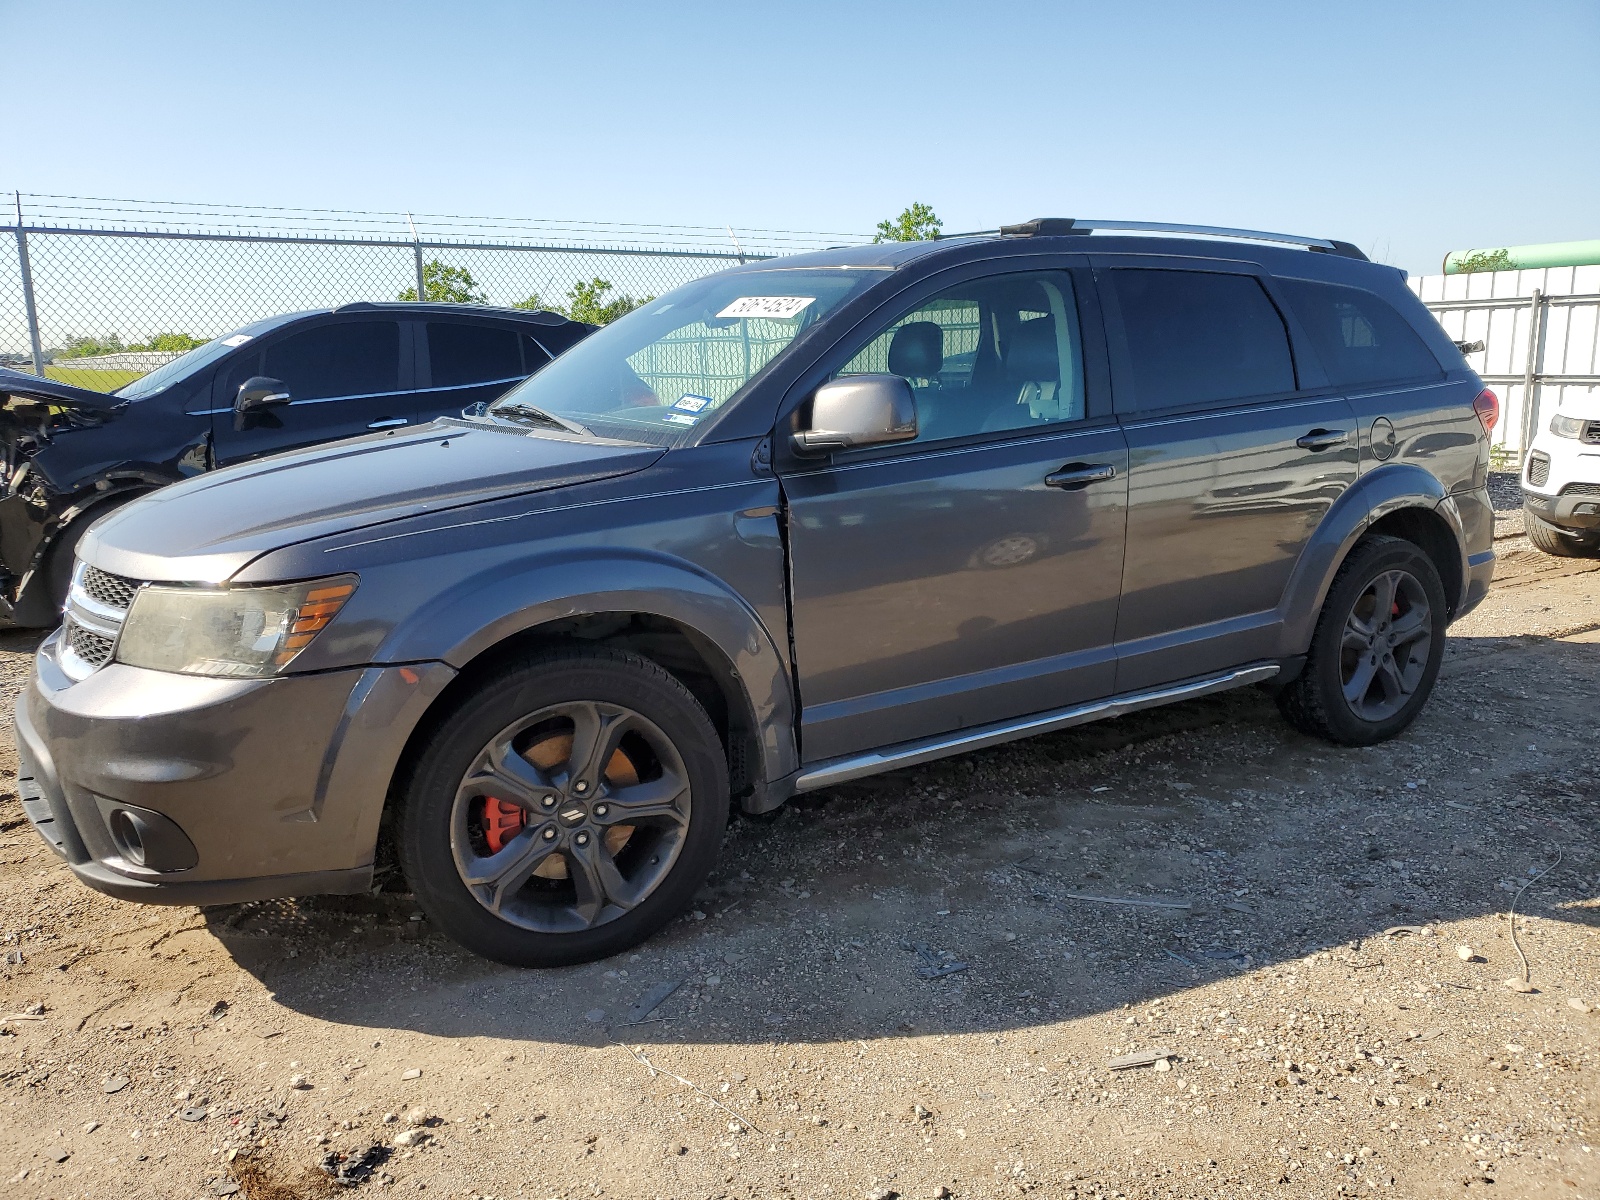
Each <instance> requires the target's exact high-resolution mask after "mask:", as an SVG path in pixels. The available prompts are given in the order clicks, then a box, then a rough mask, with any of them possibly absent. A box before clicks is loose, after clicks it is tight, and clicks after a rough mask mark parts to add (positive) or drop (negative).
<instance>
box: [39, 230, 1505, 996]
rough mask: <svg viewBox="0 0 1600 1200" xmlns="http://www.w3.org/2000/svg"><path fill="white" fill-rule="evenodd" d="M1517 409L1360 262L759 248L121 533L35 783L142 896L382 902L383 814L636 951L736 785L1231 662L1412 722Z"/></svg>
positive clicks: (1385, 272) (1174, 693) (1280, 252)
mask: <svg viewBox="0 0 1600 1200" xmlns="http://www.w3.org/2000/svg"><path fill="white" fill-rule="evenodd" d="M1135 229H1137V230H1141V231H1143V232H1142V233H1133V232H1131V231H1132V230H1135ZM1152 231H1153V234H1154V235H1153V236H1152ZM1091 234H1093V236H1090V235H1091ZM1498 411H1499V408H1498V403H1497V401H1496V399H1495V397H1494V395H1493V393H1491V392H1488V391H1486V390H1484V388H1483V385H1482V382H1481V381H1480V380H1479V379H1478V377H1477V376H1476V375H1474V374H1473V372H1472V371H1471V370H1470V369H1468V367H1467V365H1466V363H1465V362H1464V361H1463V359H1462V356H1461V353H1460V351H1459V350H1457V348H1456V347H1455V346H1454V345H1453V344H1452V343H1451V341H1450V339H1449V338H1448V337H1447V336H1446V335H1445V333H1444V332H1443V331H1442V330H1441V329H1440V327H1439V326H1438V325H1437V324H1436V323H1435V322H1434V320H1433V318H1432V317H1431V316H1430V315H1429V314H1428V312H1427V311H1426V310H1425V309H1424V308H1423V306H1422V305H1421V303H1420V302H1418V300H1417V299H1416V298H1415V297H1414V296H1413V295H1412V294H1411V292H1410V291H1409V290H1407V288H1406V286H1405V277H1404V275H1403V273H1402V272H1400V271H1399V270H1397V269H1395V268H1392V267H1386V266H1380V265H1377V264H1374V263H1371V262H1368V261H1367V260H1366V259H1365V257H1364V256H1363V255H1362V254H1361V252H1360V251H1358V250H1356V249H1355V248H1354V247H1351V246H1349V245H1347V244H1345V243H1342V242H1335V241H1330V240H1324V239H1320V238H1300V237H1290V236H1287V235H1277V234H1262V233H1252V232H1248V231H1236V230H1203V229H1198V228H1196V227H1181V228H1180V227H1160V226H1148V225H1146V226H1132V225H1131V224H1128V223H1119V222H1098V223H1097V222H1084V221H1073V220H1068V219H1043V220H1038V221H1032V222H1029V223H1027V224H1024V225H1018V226H1012V227H1008V228H1004V229H1001V230H999V231H997V232H994V233H988V234H975V235H970V236H962V237H953V238H945V239H941V240H938V241H933V242H922V243H912V244H899V245H886V246H858V247H851V248H847V249H840V250H829V251H824V252H820V253H814V254H806V255H801V256H797V257H793V258H785V259H779V260H774V261H766V262H760V263H753V264H749V265H746V266H742V267H739V268H736V269H734V270H730V271H725V272H723V273H720V274H716V275H711V276H709V277H706V278H703V279H700V280H698V281H696V282H694V283H690V284H687V285H685V286H683V287H681V288H679V289H677V290H676V291H673V292H670V293H668V294H667V295H665V296H662V297H660V298H659V299H656V300H653V301H651V302H649V303H647V304H646V305H644V306H643V307H642V308H640V309H638V310H637V311H635V312H633V313H631V314H630V315H628V316H626V317H624V318H622V319H621V320H619V321H617V322H616V323H615V324H613V325H610V326H609V327H607V328H605V329H602V330H600V331H599V332H597V333H595V334H593V335H591V336H590V337H588V338H586V339H584V340H583V341H580V342H578V343H577V344H576V345H575V346H573V347H572V348H571V349H570V350H568V351H567V352H566V353H564V354H561V355H560V356H558V357H557V358H556V359H555V360H554V361H553V362H551V363H550V364H549V365H548V366H547V367H545V368H544V369H543V370H542V371H540V372H539V373H538V374H536V375H533V376H532V377H531V378H529V379H528V380H527V381H526V382H524V383H522V384H520V385H518V386H516V387H514V388H513V389H512V390H510V391H509V392H508V393H506V394H505V395H504V396H503V397H501V398H500V399H499V400H497V401H496V402H495V403H494V404H493V405H491V406H489V408H488V409H487V411H486V412H484V413H483V414H482V415H481V416H477V417H462V418H445V419H440V420H437V421H434V422H432V423H431V424H427V425H423V426H419V427H415V428H405V429H395V430H389V431H386V432H375V433H372V434H369V435H366V436H363V437H358V438H354V439H351V440H347V441H342V442H337V443H333V444H330V445H324V446H320V447H316V448H312V449H305V450H299V451H295V452H291V453H286V454H280V455H276V456H273V457H270V458H264V459H261V460H259V461H256V462H251V463H246V464H242V465H239V466H235V467H231V468H227V469H224V470H220V471H216V472H214V473H211V474H207V475H202V476H199V477H196V478H193V479H189V480H186V481H184V482H181V483H178V484H175V485H174V486H171V487H167V488H164V489H162V490H161V491H158V492H154V493H152V494H150V495H149V496H147V497H144V498H141V499H138V500H135V501H133V502H132V503H130V504H128V505H127V506H125V507H123V508H121V509H119V510H118V511H116V512H115V513H113V514H111V515H110V516H108V517H106V518H105V519H104V520H102V521H101V522H99V523H98V524H97V525H95V526H94V527H93V528H92V529H91V530H90V531H89V532H88V534H87V535H86V536H85V537H84V538H83V540H82V542H81V544H80V546H79V548H78V555H77V562H76V565H75V568H74V571H73V574H72V579H71V586H70V590H69V593H68V597H67V603H66V611H65V618H64V622H63V624H62V627H61V628H60V630H58V631H57V632H56V633H54V634H53V635H51V637H50V638H49V639H48V640H47V641H45V642H44V644H43V645H42V647H41V648H40V650H39V653H38V658H37V665H36V669H35V673H34V676H33V679H32V682H31V684H30V686H29V687H28V689H27V691H26V693H25V694H24V695H23V697H22V699H21V700H20V702H19V704H18V710H17V717H16V736H17V741H18V750H19V753H20V757H21V769H20V771H19V776H20V777H21V790H22V795H23V803H24V805H25V807H26V809H27V812H28V815H29V817H30V818H31V819H32V821H33V822H34V824H35V825H36V826H37V828H38V830H39V832H40V833H41V834H42V835H43V836H44V837H45V838H46V839H47V840H48V841H49V842H50V844H51V845H53V846H54V847H55V848H56V850H57V851H59V852H60V854H61V855H62V856H63V857H65V859H66V860H67V862H68V864H69V865H70V866H71V869H72V870H73V872H74V873H75V874H76V875H77V876H78V878H79V879H81V880H82V881H83V882H84V883H86V884H88V885H89V886H91V887H95V888H99V889H100V890H102V891H104V892H108V893H110V894H111V895H114V896H120V897H123V898H126V899H130V900H145V901H154V902H157V903H170V904H215V903H229V902H239V901H246V900H254V899H260V898H265V897H271V896H288V895H303V894H308V893H318V892H323V893H328V892H332V893H340V892H360V891H363V890H365V889H367V888H369V887H370V886H371V884H372V879H373V862H374V856H375V852H376V847H377V844H378V841H379V835H380V827H381V828H383V829H384V830H386V831H390V832H387V833H386V834H385V836H392V837H393V839H394V843H395V845H396V847H397V852H398V857H399V861H400V864H401V867H402V868H403V870H404V873H405V877H406V880H407V882H408V884H409V886H410V888H411V889H412V890H413V891H414V892H415V894H416V896H417V899H418V900H419V902H420V903H421V905H422V906H423V908H424V909H425V910H426V911H427V913H428V914H429V916H430V917H431V918H432V919H433V920H434V921H435V922H436V923H437V924H438V925H439V926H440V927H442V928H443V929H444V930H446V931H447V932H449V933H450V934H451V935H452V936H454V937H455V938H457V939H458V940H459V941H461V942H462V943H464V944H465V945H467V946H469V947H471V948H472V949H474V950H476V951H478V952H479V953H481V954H484V955H487V956H489V957H491V958H495V959H498V960H500V961H502V962H507V963H514V964H524V965H552V964H558V963H569V962H577V961H583V960H587V959H592V958H596V957H600V956H604V955H609V954H613V953H615V952H617V951H619V950H621V949H623V948H625V947H627V946H630V945H633V944H634V943H636V942H638V941H640V940H641V939H643V938H645V937H647V936H648V935H649V934H650V933H652V932H653V931H654V930H656V929H658V928H659V927H660V926H661V925H662V924H663V923H664V922H666V921H668V920H670V919H671V918H672V917H673V916H674V914H676V913H678V912H680V911H681V910H682V909H683V908H684V906H685V905H686V904H687V903H688V902H689V901H690V899H691V897H692V896H693V895H694V893H695V891H696V890H697V888H698V887H699V886H700V884H701V882H702V881H703V880H704V878H705V876H706V874H707V872H708V871H709V870H710V869H711V866H712V864H713V861H714V859H715V857H716V855H717V852H718V847H719V845H720V842H721V838H722V833H723V828H724V825H725V822H726V821H727V819H728V815H729V810H730V807H731V806H732V805H738V806H740V807H741V808H742V809H744V810H745V811H747V812H750V813H762V812H769V811H771V810H773V809H775V808H776V807H777V806H779V805H781V804H783V803H784V802H785V800H787V799H788V798H789V797H791V796H794V795H796V794H797V793H802V792H807V791H812V790H815V789H818V788H826V787H829V786H831V785H834V784H837V783H840V782H841V781H844V780H849V779H855V778H858V777H860V776H863V775H868V774H871V773H873V772H877V771H886V770H893V769H896V768H899V767H905V766H909V765H912V764H915V763H921V762H925V761H928V760H930V759H934V758H938V757H940V756H943V755H949V754H958V753H961V752H964V751H968V750H973V749H977V748H979V747H984V746H991V745H994V744H996V743H999V742H1004V741H1007V740H1009V739H1013V738H1019V737H1025V736H1028V735H1030V734H1036V733H1044V732H1048V731H1052V730H1059V729H1063V728H1066V727H1068V726H1072V725H1076V724H1080V723H1082V722H1086V721H1093V720H1097V719H1099V718H1103V717H1113V716H1117V715H1119V714H1122V713H1126V712H1130V711H1132V710H1134V709H1139V708H1145V707H1149V706H1152V705H1158V704H1164V703H1167V702H1169V701H1175V700H1181V699H1185V698H1189V697H1194V696H1200V695H1205V694H1207V693H1211V692H1216V691H1220V690H1222V689H1226V688H1234V687H1240V686H1244V685H1259V686H1261V687H1264V688H1267V689H1270V690H1271V691H1272V692H1274V693H1275V695H1276V697H1277V701H1278V704H1279V706H1280V708H1281V709H1282V712H1283V714H1284V716H1285V717H1286V718H1287V719H1288V720H1289V721H1290V722H1291V723H1292V724H1293V725H1294V726H1295V727H1297V728H1298V729H1300V730H1302V731H1303V732H1305V733H1307V734H1310V735H1313V736H1317V737H1321V738H1326V739H1328V740H1331V741H1333V742H1335V743H1338V744H1341V745H1365V744H1369V743H1372V742H1376V741H1380V740H1382V739H1384V738H1389V737H1393V736H1394V735H1396V734H1398V733H1400V732H1401V731H1402V730H1404V729H1405V728H1406V727H1407V726H1408V725H1410V724H1411V722H1412V721H1413V720H1415V719H1416V717H1417V714H1418V712H1419V711H1420V710H1421V708H1422V706H1423V705H1424V703H1426V701H1427V698H1428V695H1429V693H1430V691H1431V690H1432V688H1433V685H1434V680H1435V678H1436V676H1437V675H1438V671H1439V662H1440V658H1441V655H1442V653H1443V649H1444V635H1445V629H1446V626H1447V625H1448V624H1449V622H1450V621H1452V620H1453V619H1455V618H1457V617H1459V616H1461V615H1462V614H1463V613H1465V612H1467V611H1468V610H1469V609H1471V608H1472V607H1473V606H1474V605H1475V604H1477V603H1478V602H1479V601H1480V600H1481V599H1482V598H1483V596H1484V593H1485V591H1486V589H1487V587H1488V585H1489V577H1490V573H1491V571H1492V568H1493V559H1494V554H1493V550H1492V547H1491V533H1492V514H1491V509H1490V504H1489V499H1488V494H1487V490H1486V483H1487V472H1488V466H1489V450H1488V436H1487V433H1488V430H1489V429H1490V428H1491V427H1492V426H1493V424H1494V421H1495V419H1496V417H1497V416H1498Z"/></svg>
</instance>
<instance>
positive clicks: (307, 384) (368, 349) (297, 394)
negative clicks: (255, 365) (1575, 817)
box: [261, 321, 400, 400]
mask: <svg viewBox="0 0 1600 1200" xmlns="http://www.w3.org/2000/svg"><path fill="white" fill-rule="evenodd" d="M262 357H263V358H264V359H265V362H264V363H263V364H262V368H261V373H262V374H263V375H268V376H270V377H272V378H273V379H281V380H283V382H284V383H286V384H288V385H289V394H290V395H291V396H293V397H294V398H295V399H296V400H323V399H327V398H329V397H333V396H363V395H367V394H369V393H372V392H393V391H397V390H399V387H400V326H399V325H398V324H396V323H395V322H394V321H348V322H345V323H343V324H337V325H319V326H317V327H316V328H314V329H307V330H306V331H305V332H303V333H292V334H290V335H289V336H288V337H286V338H284V339H283V340H282V341H281V342H276V343H274V344H273V345H270V346H268V347H267V348H266V351H265V353H264V354H263V356H262Z"/></svg>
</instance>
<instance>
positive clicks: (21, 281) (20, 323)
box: [0, 195, 865, 390]
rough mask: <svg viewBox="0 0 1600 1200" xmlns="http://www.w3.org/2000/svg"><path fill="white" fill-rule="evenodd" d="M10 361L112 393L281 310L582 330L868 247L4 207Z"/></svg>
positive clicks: (393, 218)
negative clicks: (486, 308)
mask: <svg viewBox="0 0 1600 1200" xmlns="http://www.w3.org/2000/svg"><path fill="white" fill-rule="evenodd" d="M7 199H11V200H12V201H13V202H12V203H11V204H9V205H7V207H8V208H10V209H11V210H12V211H11V212H10V213H5V214H3V217H0V219H4V218H9V220H8V221H7V223H5V224H0V362H3V363H4V364H5V365H7V366H11V367H14V368H17V369H21V370H27V371H42V372H43V373H44V374H46V375H49V376H53V377H55V378H58V379H62V380H64V381H67V382H72V383H77V384H80V385H84V386H91V387H95V388H96V389H97V390H110V389H111V388H113V387H120V386H121V385H122V384H123V383H125V382H127V381H128V380H130V379H133V378H137V377H138V375H140V374H142V373H144V371H148V370H151V369H153V368H154V366H156V365H159V362H160V361H161V356H170V355H172V354H173V353H176V352H178V351H181V350H182V349H183V348H185V347H186V346H188V345H193V344H198V343H199V342H202V341H205V340H208V339H210V338H213V337H217V336H220V335H222V334H225V333H227V332H229V331H230V330H233V329H236V328H238V327H239V326H241V325H246V324H249V323H250V322H252V321H256V320H259V319H261V318H263V317H267V316H272V315H274V314H277V313H283V312H295V311H300V310H304V309H314V308H328V307H333V306H336V305H340V304H347V303H351V302H353V301H361V300H367V301H379V300H397V299H411V300H414V299H416V298H417V297H418V296H419V295H420V296H422V297H423V298H424V299H428V300H458V301H470V302H475V303H482V304H491V305H501V306H510V305H520V306H523V307H535V306H537V307H544V308H553V309H556V310H559V311H570V312H571V313H572V315H574V316H577V317H579V318H580V319H594V314H595V313H596V312H600V311H604V310H605V309H606V308H607V307H608V306H612V311H616V306H617V305H618V302H619V301H621V302H623V303H622V304H621V307H622V308H624V309H625V308H626V307H627V304H628V303H629V302H637V301H642V300H643V299H645V298H646V297H648V296H656V295H660V294H661V293H663V292H666V291H668V290H670V289H672V288H674V287H677V286H678V285H680V284H683V283H687V282H688V281H689V280H691V279H695V278H698V277H699V276H702V275H705V274H708V273H710V272H712V271H717V270H721V269H722V268H724V267H728V266H731V265H733V264H736V263H740V262H746V261H750V260H753V259H761V258H768V257H772V256H774V255H777V254H785V253H792V252H796V251H800V250H808V249H819V248H822V247H824V246H828V245H839V244H840V243H842V242H852V241H862V240H865V239H864V238H862V237H861V236H860V235H850V234H823V233H794V232H787V231H775V230H733V229H728V228H721V229H718V228H712V227H704V226H672V227H662V226H645V225H609V226H602V225H595V224H587V225H585V224H578V223H572V222H560V221H534V220H516V219H502V218H475V217H447V216H440V215H431V214H419V215H411V214H397V213H352V212H328V211H325V210H311V209H292V210H291V209H244V208H229V207H223V206H204V205H177V204H159V203H153V202H135V201H93V200H90V199H87V198H81V197H59V196H56V197H48V196H41V197H34V196H28V195H16V196H14V199H13V197H7Z"/></svg>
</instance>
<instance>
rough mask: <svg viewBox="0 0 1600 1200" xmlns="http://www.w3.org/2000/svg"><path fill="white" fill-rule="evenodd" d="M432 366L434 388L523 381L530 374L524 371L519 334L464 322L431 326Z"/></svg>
mask: <svg viewBox="0 0 1600 1200" xmlns="http://www.w3.org/2000/svg"><path fill="white" fill-rule="evenodd" d="M428 362H429V364H430V365H431V366H432V367H433V386H434V387H455V386H457V385H458V384H464V383H488V382H489V381H490V380H495V379H519V378H521V377H522V376H523V375H526V374H527V373H528V372H527V371H524V370H523V369H522V349H521V347H520V346H518V345H517V332H516V330H514V329H501V328H497V327H495V326H493V325H468V324H466V323H465V322H461V321H429V322H428Z"/></svg>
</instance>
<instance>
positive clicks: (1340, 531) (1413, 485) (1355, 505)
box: [1279, 463, 1466, 657]
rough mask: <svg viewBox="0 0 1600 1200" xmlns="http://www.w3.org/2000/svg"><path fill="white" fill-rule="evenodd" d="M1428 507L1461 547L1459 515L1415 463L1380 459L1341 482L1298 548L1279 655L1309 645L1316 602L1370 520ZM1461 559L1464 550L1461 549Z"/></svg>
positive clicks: (1285, 598) (1323, 597) (1284, 603)
mask: <svg viewBox="0 0 1600 1200" xmlns="http://www.w3.org/2000/svg"><path fill="white" fill-rule="evenodd" d="M1407 508H1415V509H1419V510H1422V511H1424V512H1428V513H1434V514H1437V515H1438V516H1440V518H1441V519H1443V520H1444V522H1445V523H1446V524H1447V525H1448V526H1449V527H1450V529H1451V531H1452V533H1453V534H1454V535H1455V541H1456V545H1457V547H1458V548H1460V547H1461V545H1462V542H1461V517H1460V514H1459V513H1458V512H1456V509H1455V505H1454V503H1453V502H1452V501H1451V500H1450V497H1449V495H1448V494H1447V493H1446V492H1445V490H1444V486H1443V485H1442V484H1441V483H1440V482H1439V481H1438V480H1437V479H1436V478H1434V477H1433V476H1432V475H1431V474H1429V473H1428V472H1427V471H1425V470H1423V469H1422V468H1421V467H1418V466H1414V465H1412V464H1410V463H1386V464H1384V465H1383V466H1380V467H1378V468H1377V469H1375V470H1372V471H1368V472H1367V473H1366V474H1364V475H1362V476H1361V477H1360V478H1358V479H1357V480H1356V482H1355V483H1354V484H1352V485H1351V486H1350V487H1349V488H1347V489H1346V490H1345V492H1344V494H1343V495H1342V496H1340V497H1339V498H1338V499H1337V500H1335V501H1334V503H1333V506H1332V507H1331V508H1330V509H1329V510H1328V512H1327V514H1326V515H1325V516H1324V517H1323V518H1322V521H1321V522H1320V523H1319V524H1318V526H1317V530H1316V532H1315V533H1314V534H1313V535H1312V537H1311V540H1310V541H1309V542H1308V543H1307V544H1306V548H1305V549H1304V550H1303V551H1302V552H1301V554H1300V560H1299V562H1297V563H1296V564H1295V568H1294V572H1293V573H1292V574H1291V575H1290V577H1289V586H1288V587H1286V588H1285V589H1284V593H1283V601H1282V604H1281V605H1280V607H1279V615H1280V617H1281V618H1282V626H1281V628H1282V630H1283V642H1282V645H1281V646H1280V651H1281V653H1282V654H1283V655H1284V656H1285V657H1291V656H1294V655H1299V654H1304V653H1305V652H1306V648H1307V647H1308V646H1310V645H1311V635H1312V634H1313V633H1314V632H1315V631H1316V627H1317V619H1318V617H1320V616H1321V615H1322V605H1323V603H1324V601H1326V600H1327V598H1328V589H1329V588H1330V587H1332V586H1333V577H1334V576H1335V575H1336V574H1338V571H1339V568H1340V566H1342V565H1343V564H1344V560H1345V558H1346V557H1347V556H1348V555H1349V553H1350V551H1351V550H1352V549H1353V548H1354V547H1355V544H1356V543H1357V542H1358V541H1360V540H1361V538H1362V535H1364V534H1365V533H1366V532H1367V530H1369V529H1370V528H1372V526H1373V525H1374V524H1376V523H1377V522H1378V521H1380V520H1382V519H1383V518H1384V517H1387V516H1389V515H1390V514H1391V513H1395V512H1399V511H1400V510H1402V509H1407ZM1460 552H1461V554H1462V560H1461V561H1462V565H1463V567H1464V566H1465V564H1466V557H1465V555H1466V552H1465V550H1464V549H1462V550H1461V551H1460Z"/></svg>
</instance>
